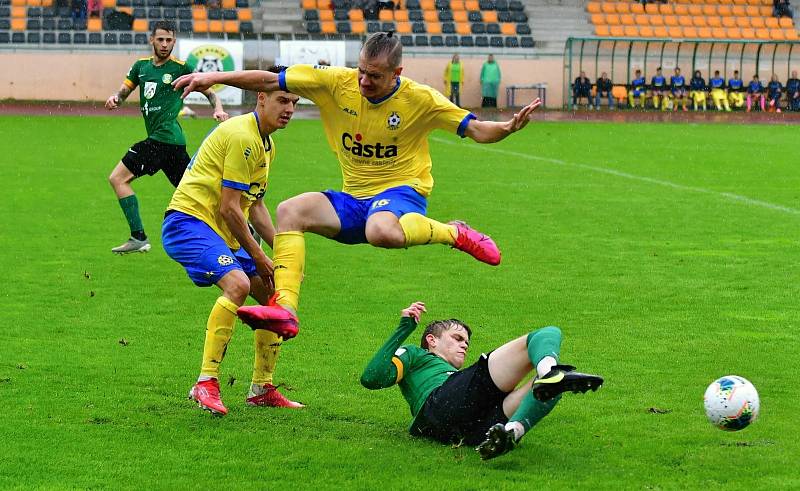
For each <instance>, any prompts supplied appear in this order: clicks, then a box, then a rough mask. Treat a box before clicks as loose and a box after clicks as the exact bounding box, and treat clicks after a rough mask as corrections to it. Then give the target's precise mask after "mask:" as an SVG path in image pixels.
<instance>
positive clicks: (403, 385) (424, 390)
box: [361, 317, 458, 427]
mask: <svg viewBox="0 0 800 491" xmlns="http://www.w3.org/2000/svg"><path fill="white" fill-rule="evenodd" d="M416 327H417V324H416V322H414V319H411V318H410V317H403V318H402V319H401V320H400V325H399V326H398V327H397V329H396V330H395V332H394V333H393V334H392V335H391V337H389V339H388V340H387V341H386V342H385V343H384V344H383V346H381V349H380V350H378V352H377V353H375V356H374V357H373V358H372V360H370V362H369V364H368V365H367V367H366V368H365V369H364V373H363V374H362V375H361V384H362V385H363V386H364V387H367V388H369V389H383V388H386V387H391V386H392V385H394V384H398V385H399V386H400V391H401V392H402V393H403V397H404V398H405V399H406V402H408V406H409V408H410V409H411V415H412V416H413V417H414V419H416V417H417V414H419V410H420V409H422V405H423V404H424V403H425V400H426V399H427V398H428V396H429V395H430V394H431V392H433V391H434V390H435V389H437V388H439V387H440V386H441V385H442V384H443V383H444V382H445V381H446V380H447V378H448V377H449V376H450V375H452V374H454V373H456V372H457V371H458V370H457V369H456V367H454V366H453V365H451V364H449V363H448V362H446V361H445V360H444V359H442V358H440V357H439V356H437V355H434V354H433V353H429V352H428V351H426V350H424V349H422V348H420V347H419V346H414V345H411V344H406V345H402V346H401V344H402V342H403V341H405V339H406V338H407V337H408V336H409V335H410V334H411V333H412V332H414V329H415V328H416ZM411 425H412V427H413V425H414V422H413V421H412V422H411Z"/></svg>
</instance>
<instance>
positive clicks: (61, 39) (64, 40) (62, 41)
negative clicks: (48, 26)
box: [58, 32, 72, 44]
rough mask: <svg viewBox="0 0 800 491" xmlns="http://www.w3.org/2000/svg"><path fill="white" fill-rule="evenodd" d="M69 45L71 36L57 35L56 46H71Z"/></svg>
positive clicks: (68, 34)
mask: <svg viewBox="0 0 800 491" xmlns="http://www.w3.org/2000/svg"><path fill="white" fill-rule="evenodd" d="M71 43H72V34H70V33H68V32H59V33H58V44H71Z"/></svg>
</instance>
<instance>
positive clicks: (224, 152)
mask: <svg viewBox="0 0 800 491" xmlns="http://www.w3.org/2000/svg"><path fill="white" fill-rule="evenodd" d="M274 159H275V145H274V144H273V142H272V139H271V138H269V137H267V138H261V134H260V133H259V131H258V115H257V114H256V113H255V112H252V113H248V114H243V115H241V116H236V117H234V118H231V119H229V120H227V121H225V122H224V123H221V124H220V125H219V126H217V127H216V128H215V129H214V130H213V131H212V132H211V133H210V134H209V135H208V136H207V137H206V139H205V140H204V141H203V143H202V144H201V145H200V148H199V149H198V150H197V153H196V154H195V155H194V157H192V161H191V162H190V163H189V167H187V169H186V173H185V174H184V175H183V179H181V183H180V184H179V185H178V189H176V190H175V194H173V195H172V201H170V203H169V209H170V210H178V211H182V212H183V213H186V214H189V215H192V216H193V217H196V218H198V219H200V220H202V221H203V222H205V223H206V224H207V225H209V226H210V227H211V228H212V229H214V231H215V232H217V233H218V234H219V235H220V237H222V238H223V239H224V240H225V243H226V244H228V246H229V247H230V248H231V249H233V250H236V249H239V247H240V245H239V242H238V241H237V240H236V238H235V237H234V236H233V234H232V233H231V232H230V230H229V229H228V225H227V224H226V223H225V220H224V219H223V218H222V215H220V212H219V205H220V198H221V196H222V187H223V186H224V187H228V188H233V189H238V190H240V191H242V200H241V205H242V211H243V212H244V216H245V217H248V216H249V213H250V206H251V205H252V204H253V202H255V201H256V200H257V199H260V198H262V197H263V196H264V193H265V192H266V190H267V176H268V175H269V168H270V165H271V163H272V162H273V160H274Z"/></svg>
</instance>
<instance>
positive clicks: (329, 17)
mask: <svg viewBox="0 0 800 491" xmlns="http://www.w3.org/2000/svg"><path fill="white" fill-rule="evenodd" d="M319 20H320V21H323V22H333V10H320V11H319Z"/></svg>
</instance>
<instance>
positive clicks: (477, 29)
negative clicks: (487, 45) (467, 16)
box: [472, 22, 486, 34]
mask: <svg viewBox="0 0 800 491" xmlns="http://www.w3.org/2000/svg"><path fill="white" fill-rule="evenodd" d="M485 33H486V24H484V23H483V22H475V23H473V24H472V34H485Z"/></svg>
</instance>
